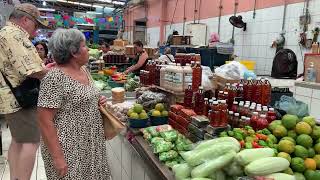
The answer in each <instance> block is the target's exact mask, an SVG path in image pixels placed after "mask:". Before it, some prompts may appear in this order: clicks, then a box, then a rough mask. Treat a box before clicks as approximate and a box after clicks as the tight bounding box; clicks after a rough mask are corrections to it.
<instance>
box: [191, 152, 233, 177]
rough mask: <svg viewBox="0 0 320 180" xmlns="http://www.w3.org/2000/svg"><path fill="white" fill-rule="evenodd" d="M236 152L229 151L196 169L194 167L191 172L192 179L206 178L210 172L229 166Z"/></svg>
mask: <svg viewBox="0 0 320 180" xmlns="http://www.w3.org/2000/svg"><path fill="white" fill-rule="evenodd" d="M236 154H237V153H236V152H234V151H230V152H228V153H226V154H224V155H222V156H220V157H218V158H216V159H213V160H209V161H207V162H205V163H203V164H201V165H199V166H197V167H195V168H194V169H193V170H192V171H191V177H192V178H201V177H208V176H209V175H210V174H211V173H212V172H215V171H217V170H219V169H221V168H223V167H224V166H226V165H227V164H229V163H230V162H231V161H232V160H233V159H234V157H235V156H236Z"/></svg>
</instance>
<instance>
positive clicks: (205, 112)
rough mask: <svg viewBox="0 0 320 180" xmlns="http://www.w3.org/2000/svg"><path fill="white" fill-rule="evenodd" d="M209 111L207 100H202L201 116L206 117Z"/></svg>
mask: <svg viewBox="0 0 320 180" xmlns="http://www.w3.org/2000/svg"><path fill="white" fill-rule="evenodd" d="M209 109H210V105H209V99H208V98H204V107H203V115H205V116H208V112H209Z"/></svg>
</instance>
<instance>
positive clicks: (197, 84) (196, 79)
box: [192, 62, 202, 92]
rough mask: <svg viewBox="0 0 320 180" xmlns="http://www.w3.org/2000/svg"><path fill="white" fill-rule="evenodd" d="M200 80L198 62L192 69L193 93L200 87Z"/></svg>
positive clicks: (200, 74)
mask: <svg viewBox="0 0 320 180" xmlns="http://www.w3.org/2000/svg"><path fill="white" fill-rule="evenodd" d="M201 80H202V67H201V64H200V62H197V63H196V65H195V66H194V67H192V90H193V92H196V91H198V89H199V87H200V86H201Z"/></svg>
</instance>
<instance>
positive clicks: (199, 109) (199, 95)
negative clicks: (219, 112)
mask: <svg viewBox="0 0 320 180" xmlns="http://www.w3.org/2000/svg"><path fill="white" fill-rule="evenodd" d="M203 107H204V97H203V87H201V86H200V87H199V90H198V92H196V93H195V95H194V108H193V110H194V112H195V113H197V114H198V115H203V114H202V113H203Z"/></svg>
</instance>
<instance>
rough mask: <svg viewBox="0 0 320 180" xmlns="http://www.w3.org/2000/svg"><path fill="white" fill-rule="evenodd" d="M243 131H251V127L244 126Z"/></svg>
mask: <svg viewBox="0 0 320 180" xmlns="http://www.w3.org/2000/svg"><path fill="white" fill-rule="evenodd" d="M244 129H245V130H250V129H252V127H251V126H245V127H244Z"/></svg>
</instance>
